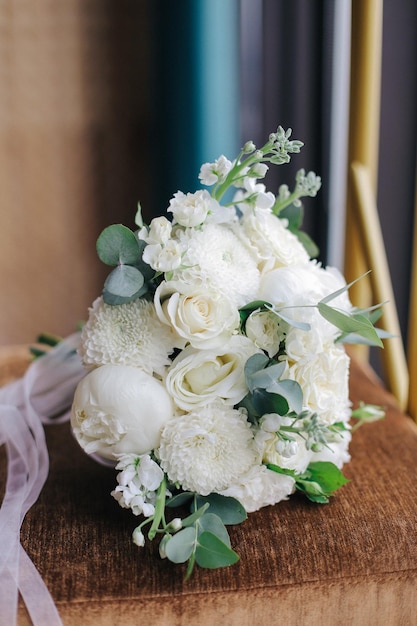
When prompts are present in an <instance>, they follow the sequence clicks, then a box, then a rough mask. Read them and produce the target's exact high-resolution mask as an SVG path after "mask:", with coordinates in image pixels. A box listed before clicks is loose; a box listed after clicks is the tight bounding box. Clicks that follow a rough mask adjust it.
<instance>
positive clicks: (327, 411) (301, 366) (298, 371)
mask: <svg viewBox="0 0 417 626" xmlns="http://www.w3.org/2000/svg"><path fill="white" fill-rule="evenodd" d="M288 378H290V379H291V380H295V381H297V382H298V383H299V384H300V385H301V388H302V390H303V407H304V408H306V409H308V410H310V411H311V412H312V413H317V415H318V416H319V418H320V419H321V420H322V421H323V422H324V423H326V424H333V423H334V422H346V421H347V420H348V419H349V417H350V406H351V404H350V401H349V384H348V383H349V357H348V355H347V354H346V352H345V349H344V347H343V346H341V345H338V344H336V345H334V344H330V345H329V346H328V347H327V349H326V350H324V351H323V352H320V353H319V354H317V355H315V356H312V355H309V356H308V358H300V359H299V360H297V361H295V362H294V363H293V364H292V365H291V366H290V367H289V369H288Z"/></svg>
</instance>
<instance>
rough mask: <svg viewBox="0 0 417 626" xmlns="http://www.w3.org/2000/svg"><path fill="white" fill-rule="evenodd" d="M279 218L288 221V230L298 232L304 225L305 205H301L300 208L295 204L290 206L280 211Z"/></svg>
mask: <svg viewBox="0 0 417 626" xmlns="http://www.w3.org/2000/svg"><path fill="white" fill-rule="evenodd" d="M279 217H280V218H285V219H287V220H288V229H289V230H291V231H292V232H294V231H295V230H298V229H299V228H300V226H301V225H302V223H303V219H304V209H303V205H302V204H300V205H299V206H296V205H295V204H290V205H288V206H286V207H284V208H283V209H282V210H281V211H280V213H279Z"/></svg>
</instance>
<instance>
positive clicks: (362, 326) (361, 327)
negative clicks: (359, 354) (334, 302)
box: [317, 301, 383, 348]
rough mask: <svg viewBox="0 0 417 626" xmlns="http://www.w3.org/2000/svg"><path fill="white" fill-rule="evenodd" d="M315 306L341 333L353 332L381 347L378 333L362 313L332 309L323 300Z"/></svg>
mask: <svg viewBox="0 0 417 626" xmlns="http://www.w3.org/2000/svg"><path fill="white" fill-rule="evenodd" d="M317 306H318V309H319V311H320V313H321V315H322V316H323V317H324V319H326V320H327V321H328V322H330V323H331V324H333V325H334V326H336V328H338V329H339V330H341V331H342V332H343V333H346V334H350V333H355V334H357V335H359V336H360V337H363V338H364V339H366V340H367V341H368V342H371V343H370V345H373V346H379V347H380V348H382V347H383V343H382V341H381V339H380V338H379V337H378V333H377V332H376V330H375V328H374V327H373V325H372V322H370V320H369V319H368V318H366V317H365V316H364V315H360V314H353V315H348V314H346V313H343V312H342V311H338V310H337V309H333V308H332V307H331V306H329V305H327V304H325V303H324V302H323V301H321V302H319V303H318V305H317Z"/></svg>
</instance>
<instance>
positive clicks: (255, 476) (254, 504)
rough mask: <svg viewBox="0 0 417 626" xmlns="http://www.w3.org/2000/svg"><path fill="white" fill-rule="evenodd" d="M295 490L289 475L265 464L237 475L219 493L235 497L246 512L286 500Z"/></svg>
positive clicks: (292, 479)
mask: <svg viewBox="0 0 417 626" xmlns="http://www.w3.org/2000/svg"><path fill="white" fill-rule="evenodd" d="M294 490H295V480H294V478H291V476H285V475H284V474H278V473H276V472H273V471H271V470H269V469H268V468H267V467H265V465H254V466H253V467H251V468H250V470H249V471H248V472H246V474H243V475H242V476H239V480H237V481H236V482H235V483H234V484H233V485H231V486H230V487H228V488H227V489H224V490H223V491H220V492H219V493H221V495H223V496H227V497H229V498H236V500H239V502H240V503H241V505H242V506H243V507H244V508H245V509H246V511H247V512H248V513H252V512H253V511H258V510H259V509H261V508H262V507H264V506H268V505H271V504H277V502H281V500H287V499H288V496H290V495H291V494H292V493H293V492H294Z"/></svg>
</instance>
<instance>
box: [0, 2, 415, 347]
mask: <svg viewBox="0 0 417 626" xmlns="http://www.w3.org/2000/svg"><path fill="white" fill-rule="evenodd" d="M360 1H362V2H363V1H365V2H366V1H367V0H360ZM355 2H358V0H176V1H175V2H172V0H171V1H170V0H61V1H60V2H56V1H55V2H54V1H53V0H36V2H34V1H33V0H0V288H1V307H0V344H3V345H4V344H15V343H26V342H31V341H34V340H35V338H36V336H37V335H38V333H39V332H41V331H49V332H51V333H56V334H60V335H65V334H68V333H70V332H72V331H73V330H74V329H75V327H76V325H77V323H78V322H79V321H80V320H83V319H86V316H87V309H88V306H89V305H90V304H91V302H92V301H93V299H94V298H95V297H96V296H97V295H99V293H100V291H101V287H102V282H103V279H104V277H105V275H106V273H107V270H106V268H105V267H103V266H102V264H101V263H100V262H99V261H98V259H97V257H96V253H95V241H96V238H97V236H98V235H99V233H100V231H101V230H102V228H104V227H105V226H107V225H109V224H111V223H115V222H121V223H124V224H126V225H127V226H131V227H133V219H134V215H135V213H136V207H137V203H138V202H140V203H141V205H142V210H143V214H144V217H145V220H146V221H149V220H150V219H151V218H152V216H154V215H157V214H160V213H162V212H164V211H165V209H166V207H167V204H168V202H169V199H170V197H171V196H172V194H173V193H175V192H176V191H177V190H178V189H181V190H182V191H184V192H187V191H193V190H194V189H195V188H196V186H197V185H198V171H199V167H200V164H201V163H202V162H204V161H208V160H213V159H215V158H216V157H217V156H219V155H220V154H221V153H223V154H226V155H227V156H228V157H230V158H233V157H234V156H235V155H236V153H237V152H238V150H239V148H240V146H241V145H242V144H243V143H244V142H245V141H246V140H248V139H252V140H254V141H255V143H256V144H258V145H261V143H263V142H264V141H265V140H266V138H267V137H268V134H269V133H270V132H271V131H274V130H276V128H277V126H278V125H282V126H283V127H284V128H287V127H291V128H292V129H293V138H296V139H301V140H302V141H304V143H305V147H304V149H303V150H302V152H301V154H300V155H295V156H294V157H293V160H292V163H291V164H290V165H288V166H281V167H279V168H275V170H276V171H271V173H270V174H268V186H269V187H270V189H271V190H272V191H274V192H276V190H277V188H278V185H279V184H280V182H287V183H288V184H289V185H290V186H291V185H292V181H293V177H294V174H295V172H296V170H298V169H300V168H301V167H304V168H305V169H306V170H314V171H315V172H316V173H318V174H320V175H321V176H322V179H323V188H322V191H321V192H320V195H319V197H317V198H316V199H314V200H311V201H310V202H308V203H307V202H306V203H305V210H306V217H305V229H306V230H307V231H308V232H309V233H310V235H311V236H312V237H313V238H314V240H315V241H316V242H317V244H318V245H319V248H320V260H321V261H322V262H323V263H325V264H327V263H329V264H332V265H337V266H339V267H340V268H343V258H344V232H345V212H346V172H347V164H348V163H347V161H348V156H347V143H348V135H349V110H348V109H349V85H350V79H351V66H350V50H351V44H352V41H353V40H354V37H355V30H354V29H352V20H351V15H352V6H353V5H354V4H355ZM382 4H383V31H382V65H381V83H380V95H381V98H380V108H379V109H378V107H377V108H376V110H375V116H376V119H377V122H378V124H379V131H380V133H379V147H378V154H379V159H378V187H377V201H378V209H379V214H380V219H381V224H382V230H383V234H384V239H385V245H386V249H387V254H388V260H389V266H390V270H391V276H392V280H393V286H394V291H395V297H396V300H397V305H398V312H399V319H400V324H401V331H402V333H403V336H404V338H406V334H407V315H408V305H409V291H410V280H411V275H410V267H411V254H412V229H413V219H414V218H413V216H414V204H415V171H416V136H417V128H416V126H417V119H416V118H417V116H416V111H417V107H416V104H417V67H416V66H417V4H416V2H415V0H401V2H396V0H384V1H383V3H382ZM351 124H352V122H351Z"/></svg>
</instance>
